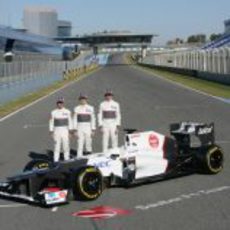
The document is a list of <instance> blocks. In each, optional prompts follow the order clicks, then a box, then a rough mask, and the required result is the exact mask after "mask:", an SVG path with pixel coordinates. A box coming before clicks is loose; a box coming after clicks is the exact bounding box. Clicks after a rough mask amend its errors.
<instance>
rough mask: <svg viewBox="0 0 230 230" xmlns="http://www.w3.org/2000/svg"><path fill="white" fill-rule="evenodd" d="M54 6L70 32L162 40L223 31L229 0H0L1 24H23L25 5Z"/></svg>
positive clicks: (227, 15)
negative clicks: (154, 36)
mask: <svg viewBox="0 0 230 230" xmlns="http://www.w3.org/2000/svg"><path fill="white" fill-rule="evenodd" d="M37 5H38V6H49V7H52V8H55V9H56V10H57V12H58V15H59V19H64V20H70V21H72V23H73V35H75V34H84V33H92V32H97V31H103V30H130V31H132V32H137V33H152V34H157V35H159V37H158V38H157V40H156V43H159V44H161V43H162V44H163V43H165V42H167V41H168V40H171V39H174V38H176V37H180V38H187V37H188V36H189V35H191V34H197V33H205V34H208V35H209V34H211V33H213V32H214V33H222V32H223V31H224V25H223V21H224V20H226V19H228V18H230V0H218V1H216V0H114V1H111V0H0V24H4V25H8V26H14V27H22V18H23V9H24V7H25V6H37Z"/></svg>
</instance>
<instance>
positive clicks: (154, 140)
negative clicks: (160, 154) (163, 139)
mask: <svg viewBox="0 0 230 230" xmlns="http://www.w3.org/2000/svg"><path fill="white" fill-rule="evenodd" d="M149 145H150V146H151V147H152V148H154V149H156V148H158V146H159V139H158V137H157V136H156V135H155V134H151V135H149Z"/></svg>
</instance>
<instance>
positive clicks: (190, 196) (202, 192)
mask: <svg viewBox="0 0 230 230" xmlns="http://www.w3.org/2000/svg"><path fill="white" fill-rule="evenodd" d="M229 190H230V186H221V187H217V188H213V189H207V190H200V191H197V192H193V193H189V194H182V195H180V196H178V197H173V198H169V199H168V200H160V201H157V202H155V203H149V204H145V205H137V206H136V207H135V209H137V210H141V211H147V210H149V209H156V208H159V207H165V206H170V205H172V204H176V203H179V202H183V201H186V200H192V199H193V198H196V197H204V196H208V195H211V194H217V193H220V192H224V191H229Z"/></svg>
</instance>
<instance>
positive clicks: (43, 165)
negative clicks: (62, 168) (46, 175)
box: [23, 160, 52, 172]
mask: <svg viewBox="0 0 230 230" xmlns="http://www.w3.org/2000/svg"><path fill="white" fill-rule="evenodd" d="M51 167H52V163H51V162H50V161H48V160H32V161H30V162H29V163H28V164H27V165H26V166H25V168H24V170H23V171H24V172H27V171H32V170H43V169H49V168H51Z"/></svg>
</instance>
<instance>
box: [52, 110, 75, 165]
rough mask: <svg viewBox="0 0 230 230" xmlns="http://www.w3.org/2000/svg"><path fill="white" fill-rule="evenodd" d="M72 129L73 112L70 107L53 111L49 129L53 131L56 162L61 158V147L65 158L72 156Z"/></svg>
mask: <svg viewBox="0 0 230 230" xmlns="http://www.w3.org/2000/svg"><path fill="white" fill-rule="evenodd" d="M71 129H72V119H71V112H70V111H69V110H68V109H65V108H63V109H55V110H53V111H52V112H51V117H50V122H49V131H50V132H53V138H54V161H55V162H57V161H59V159H60V152H61V147H63V151H64V159H65V160H69V158H70V147H69V132H70V131H71Z"/></svg>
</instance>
